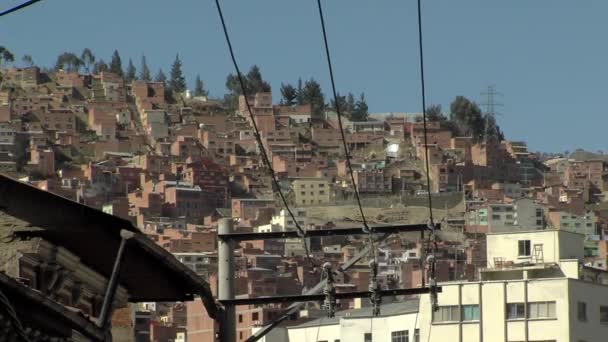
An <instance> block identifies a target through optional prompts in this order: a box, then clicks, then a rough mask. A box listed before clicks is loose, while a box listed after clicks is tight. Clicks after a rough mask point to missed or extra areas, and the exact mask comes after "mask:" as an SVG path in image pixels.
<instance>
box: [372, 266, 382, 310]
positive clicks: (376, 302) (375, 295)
mask: <svg viewBox="0 0 608 342" xmlns="http://www.w3.org/2000/svg"><path fill="white" fill-rule="evenodd" d="M369 268H370V269H371V274H372V276H371V279H370V283H369V293H370V300H371V302H372V305H373V306H374V309H373V315H374V316H378V315H379V314H380V304H381V303H382V294H381V293H380V285H378V263H377V262H376V261H375V260H372V261H370V262H369Z"/></svg>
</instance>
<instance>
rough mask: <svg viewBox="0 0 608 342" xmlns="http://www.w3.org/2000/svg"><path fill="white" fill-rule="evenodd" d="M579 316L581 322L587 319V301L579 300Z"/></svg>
mask: <svg viewBox="0 0 608 342" xmlns="http://www.w3.org/2000/svg"><path fill="white" fill-rule="evenodd" d="M576 307H577V311H576V312H577V317H578V320H579V321H581V322H586V321H587V303H585V302H578V303H577V306H576Z"/></svg>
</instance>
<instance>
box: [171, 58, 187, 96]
mask: <svg viewBox="0 0 608 342" xmlns="http://www.w3.org/2000/svg"><path fill="white" fill-rule="evenodd" d="M169 88H171V91H172V92H174V93H182V92H184V91H185V90H186V79H185V78H184V75H183V74H182V61H181V60H180V59H179V54H177V55H175V61H174V62H173V65H172V66H171V80H170V81H169Z"/></svg>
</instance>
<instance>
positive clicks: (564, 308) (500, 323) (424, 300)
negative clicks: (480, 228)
mask: <svg viewBox="0 0 608 342" xmlns="http://www.w3.org/2000/svg"><path fill="white" fill-rule="evenodd" d="M583 241H584V236H583V235H582V234H578V233H573V232H568V231H564V230H533V231H518V232H507V233H493V234H488V235H487V268H485V269H482V270H481V271H480V279H481V280H480V281H475V282H447V283H441V284H440V286H441V287H442V291H441V293H439V294H438V305H439V309H438V311H436V312H432V309H431V300H430V295H428V294H426V295H421V297H420V301H419V305H416V304H412V301H408V302H397V303H392V304H389V305H384V306H383V307H382V314H381V315H380V316H379V317H375V318H371V317H370V314H369V313H370V312H369V308H367V309H359V310H349V311H344V312H340V313H338V314H337V317H335V318H323V319H317V320H314V321H310V322H307V323H304V324H299V325H295V326H292V327H288V328H287V332H288V337H289V341H290V342H307V341H326V342H330V341H331V342H336V341H347V342H368V341H370V342H371V341H391V342H394V341H397V342H402V341H407V342H410V341H435V342H445V341H450V342H452V341H458V342H483V341H487V342H520V341H526V342H568V341H572V342H591V341H594V342H596V341H597V342H600V341H606V340H608V338H607V337H606V336H608V272H605V271H603V270H598V269H594V268H591V267H586V266H583V252H584V249H583ZM414 303H415V302H414ZM387 308H388V309H387ZM418 335H419V337H418Z"/></svg>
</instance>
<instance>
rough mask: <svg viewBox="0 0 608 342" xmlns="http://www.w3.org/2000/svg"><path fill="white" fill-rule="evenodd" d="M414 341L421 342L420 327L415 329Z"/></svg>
mask: <svg viewBox="0 0 608 342" xmlns="http://www.w3.org/2000/svg"><path fill="white" fill-rule="evenodd" d="M414 342H420V329H414Z"/></svg>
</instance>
